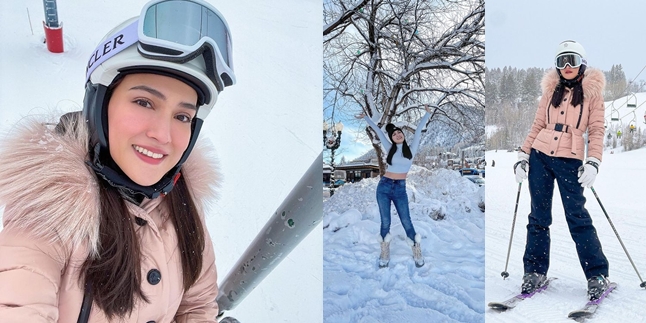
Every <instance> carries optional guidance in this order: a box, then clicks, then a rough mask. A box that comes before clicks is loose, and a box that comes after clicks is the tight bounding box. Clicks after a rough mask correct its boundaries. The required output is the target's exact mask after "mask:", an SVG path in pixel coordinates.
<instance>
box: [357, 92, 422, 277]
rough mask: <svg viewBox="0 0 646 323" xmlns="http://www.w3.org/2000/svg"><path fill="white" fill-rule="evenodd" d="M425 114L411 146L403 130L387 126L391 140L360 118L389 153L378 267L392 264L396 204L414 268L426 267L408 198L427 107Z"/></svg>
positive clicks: (381, 188)
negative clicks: (408, 178)
mask: <svg viewBox="0 0 646 323" xmlns="http://www.w3.org/2000/svg"><path fill="white" fill-rule="evenodd" d="M424 109H425V110H426V114H425V115H424V117H422V120H421V121H420V123H419V124H418V125H417V130H416V131H415V137H413V141H412V143H411V145H410V146H409V145H408V144H407V143H406V138H405V137H404V133H403V131H402V129H401V128H399V127H397V126H395V125H393V124H391V123H389V124H387V125H386V132H387V133H388V136H386V134H385V133H384V132H383V131H382V130H381V128H380V127H379V126H377V125H376V124H375V123H374V122H373V121H372V119H370V118H369V117H368V116H366V115H365V114H361V115H359V116H357V118H363V119H364V120H366V122H367V123H368V125H370V127H371V128H372V129H373V130H374V131H375V133H376V134H377V136H378V137H379V140H380V141H381V145H382V146H383V148H384V151H386V152H388V155H387V158H386V162H387V166H386V173H385V174H384V176H382V177H381V180H380V181H379V185H377V204H378V205H379V213H380V214H381V232H380V233H381V235H380V243H381V255H380V256H379V267H387V266H388V262H389V261H390V240H391V235H390V205H391V202H392V204H395V209H397V213H398V214H399V219H400V220H401V222H402V226H403V227H404V231H406V237H407V239H406V241H407V242H408V243H409V244H410V245H411V247H412V249H413V259H414V260H415V265H416V266H417V267H421V266H423V265H424V258H423V257H422V249H421V246H420V242H421V236H420V235H419V234H416V233H415V228H414V227H413V223H412V222H411V219H410V210H409V209H408V195H407V194H406V174H408V170H410V167H411V165H412V164H413V158H414V157H415V155H416V154H417V148H418V147H419V142H420V139H421V135H422V129H424V127H425V125H426V122H428V120H429V118H430V117H431V109H430V108H429V107H428V105H426V106H425V107H424Z"/></svg>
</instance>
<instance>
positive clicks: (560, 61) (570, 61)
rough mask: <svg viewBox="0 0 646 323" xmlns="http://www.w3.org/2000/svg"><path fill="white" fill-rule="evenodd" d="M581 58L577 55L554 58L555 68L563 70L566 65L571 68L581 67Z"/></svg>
mask: <svg viewBox="0 0 646 323" xmlns="http://www.w3.org/2000/svg"><path fill="white" fill-rule="evenodd" d="M581 61H582V59H581V56H579V55H578V54H562V55H559V56H557V57H556V68H558V69H564V68H565V66H566V65H570V67H572V68H576V67H579V66H581Z"/></svg>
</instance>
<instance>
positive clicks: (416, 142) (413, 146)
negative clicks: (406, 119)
mask: <svg viewBox="0 0 646 323" xmlns="http://www.w3.org/2000/svg"><path fill="white" fill-rule="evenodd" d="M429 118H431V109H429V108H428V106H427V107H426V114H425V115H424V116H423V117H422V120H421V121H420V122H419V124H417V129H416V130H415V137H413V141H412V142H411V144H410V145H409V148H410V152H411V153H412V154H413V156H415V155H416V154H417V148H419V142H420V140H421V138H422V130H424V128H426V123H427V122H428V119H429Z"/></svg>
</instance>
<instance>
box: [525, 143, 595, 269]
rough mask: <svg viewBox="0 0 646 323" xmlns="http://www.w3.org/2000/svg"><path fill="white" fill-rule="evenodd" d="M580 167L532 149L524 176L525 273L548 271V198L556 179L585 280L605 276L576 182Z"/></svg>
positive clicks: (587, 214) (549, 202)
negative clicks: (528, 207)
mask: <svg viewBox="0 0 646 323" xmlns="http://www.w3.org/2000/svg"><path fill="white" fill-rule="evenodd" d="M581 165H582V161H581V160H578V159H574V158H562V157H550V156H547V155H546V154H544V153H542V152H539V151H537V150H535V149H532V151H531V153H530V156H529V175H528V181H529V192H530V195H531V199H532V212H531V213H530V214H529V224H527V245H526V246H525V256H524V257H523V263H524V265H525V272H526V273H531V272H537V273H541V274H547V269H548V268H549V260H550V229H549V226H550V224H552V197H553V195H554V180H555V179H556V182H557V183H558V185H559V192H560V193H561V201H562V202H563V208H564V209H565V219H566V220H567V224H568V227H569V229H570V235H571V236H572V240H574V243H575V244H576V251H577V253H578V255H579V262H580V263H581V267H582V268H583V272H584V273H585V276H586V278H590V277H592V276H595V275H599V274H603V275H606V276H607V275H608V260H607V259H606V256H605V255H604V254H603V250H601V243H600V242H599V238H598V237H597V231H596V230H595V228H594V226H593V225H592V218H590V214H589V213H588V211H587V210H586V209H585V197H584V196H583V187H581V184H580V183H579V182H578V168H579V166H581Z"/></svg>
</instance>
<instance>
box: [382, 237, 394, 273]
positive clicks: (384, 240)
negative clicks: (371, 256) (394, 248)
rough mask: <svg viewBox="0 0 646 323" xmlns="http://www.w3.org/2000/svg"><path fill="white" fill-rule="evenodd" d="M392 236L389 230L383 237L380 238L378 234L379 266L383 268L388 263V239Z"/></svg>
mask: <svg viewBox="0 0 646 323" xmlns="http://www.w3.org/2000/svg"><path fill="white" fill-rule="evenodd" d="M391 239H392V237H391V236H390V232H388V234H386V236H385V237H384V238H381V236H379V242H380V243H381V255H379V268H384V267H388V263H389V262H390V240H391Z"/></svg>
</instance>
